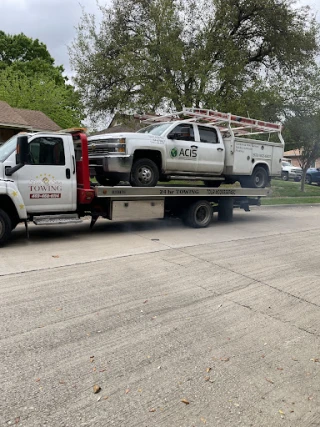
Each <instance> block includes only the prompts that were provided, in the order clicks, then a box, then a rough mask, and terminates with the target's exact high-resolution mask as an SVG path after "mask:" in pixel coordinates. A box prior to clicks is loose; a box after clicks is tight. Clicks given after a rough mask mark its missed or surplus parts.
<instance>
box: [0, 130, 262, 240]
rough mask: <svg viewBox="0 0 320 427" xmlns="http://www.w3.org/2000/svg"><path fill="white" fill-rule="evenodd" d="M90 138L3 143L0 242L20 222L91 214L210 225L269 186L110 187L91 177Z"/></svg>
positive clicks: (39, 136) (39, 137)
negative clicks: (172, 219)
mask: <svg viewBox="0 0 320 427" xmlns="http://www.w3.org/2000/svg"><path fill="white" fill-rule="evenodd" d="M89 170H90V169H89V157H88V141H87V136H86V134H85V133H84V132H82V131H81V130H78V129H75V130H71V131H61V132H54V133H24V134H19V135H17V136H15V137H13V138H11V139H10V140H9V141H7V142H6V143H5V144H4V145H2V146H1V147H0V246H3V245H4V244H5V243H6V242H7V241H8V239H9V238H10V235H11V232H12V230H13V229H14V228H15V227H16V225H17V224H18V223H19V222H23V223H24V224H25V226H26V231H27V235H28V223H29V222H30V221H33V222H34V224H36V225H51V224H67V223H74V222H81V219H80V218H82V217H84V216H91V224H90V227H92V226H93V225H94V223H95V222H96V221H97V219H98V218H99V217H103V218H106V219H110V220H112V219H113V220H126V219H127V220H139V221H141V220H145V219H154V218H163V217H165V216H174V217H178V218H181V219H182V220H183V221H184V222H185V223H186V224H187V225H189V226H191V227H197V228H199V227H206V226H208V225H209V224H210V222H211V220H212V215H213V212H214V211H217V212H218V217H219V219H220V220H223V221H229V220H231V219H232V215H233V208H234V207H239V208H242V209H244V210H246V211H248V210H249V206H250V205H259V204H260V198H261V197H264V196H266V195H267V194H268V190H266V189H254V188H251V189H244V188H242V189H240V188H223V189H214V188H206V187H205V186H199V187H178V186H175V187H171V186H163V187H160V186H157V187H155V188H133V187H126V186H118V187H110V186H109V187H108V186H99V185H97V184H93V183H92V182H91V180H90V173H89Z"/></svg>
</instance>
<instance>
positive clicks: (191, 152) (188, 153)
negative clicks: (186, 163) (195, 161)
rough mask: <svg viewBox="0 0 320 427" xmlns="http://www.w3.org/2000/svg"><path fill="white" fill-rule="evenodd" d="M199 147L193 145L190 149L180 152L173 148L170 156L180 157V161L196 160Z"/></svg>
mask: <svg viewBox="0 0 320 427" xmlns="http://www.w3.org/2000/svg"><path fill="white" fill-rule="evenodd" d="M197 150H198V147H197V146H196V145H191V147H190V148H179V151H178V149H177V148H176V147H174V148H172V150H171V151H170V156H171V157H172V158H175V157H178V158H179V159H180V158H181V159H190V158H196V157H197V155H198V151H197Z"/></svg>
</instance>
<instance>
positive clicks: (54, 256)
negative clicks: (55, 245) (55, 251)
mask: <svg viewBox="0 0 320 427" xmlns="http://www.w3.org/2000/svg"><path fill="white" fill-rule="evenodd" d="M52 258H60V255H52Z"/></svg>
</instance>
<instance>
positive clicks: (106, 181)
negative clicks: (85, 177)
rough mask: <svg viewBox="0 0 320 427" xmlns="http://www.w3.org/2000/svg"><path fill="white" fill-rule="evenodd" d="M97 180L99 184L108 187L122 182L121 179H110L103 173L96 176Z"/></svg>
mask: <svg viewBox="0 0 320 427" xmlns="http://www.w3.org/2000/svg"><path fill="white" fill-rule="evenodd" d="M96 180H97V182H98V184H100V185H103V186H106V187H114V186H115V185H118V184H119V182H120V179H112V178H111V179H109V178H106V177H104V176H101V175H97V176H96Z"/></svg>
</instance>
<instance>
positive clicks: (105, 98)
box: [69, 0, 319, 120]
mask: <svg viewBox="0 0 320 427" xmlns="http://www.w3.org/2000/svg"><path fill="white" fill-rule="evenodd" d="M294 3H295V2H294V1H292V0H264V1H263V2H262V1H261V0H245V1H244V0H211V1H210V0H209V2H208V1H207V0H206V1H205V0H198V1H196V0H113V4H112V6H111V7H110V8H108V7H105V6H100V9H101V12H102V16H103V20H102V23H101V24H100V26H98V25H97V24H96V21H95V18H94V16H92V15H88V14H86V13H84V16H83V19H82V20H81V24H80V25H79V26H78V31H77V37H76V39H75V41H74V43H73V44H72V46H71V47H70V50H69V53H70V58H71V62H72V65H73V67H74V70H75V71H76V77H75V81H76V84H77V86H78V88H79V90H80V93H81V95H82V97H83V98H85V99H86V102H87V105H88V107H89V109H90V112H91V114H99V113H103V114H105V112H113V111H115V110H125V111H130V110H135V111H137V110H147V111H155V110H158V111H159V110H160V111H161V110H165V111H168V110H170V109H176V110H181V109H182V107H183V106H202V107H208V108H216V109H222V110H227V111H232V112H234V113H237V114H245V115H247V114H249V115H251V116H255V115H257V114H258V115H259V116H260V117H261V118H265V119H269V120H270V119H272V120H274V119H275V118H276V117H279V110H280V109H281V102H282V96H281V92H279V90H277V86H276V83H275V81H276V80H277V79H278V78H279V77H280V76H286V78H287V80H290V78H291V76H294V75H295V74H296V71H297V70H298V69H300V68H301V67H302V66H309V65H310V66H311V65H312V64H313V63H314V59H315V55H316V54H317V52H318V43H317V35H318V32H319V27H318V25H317V23H316V21H315V19H314V17H313V16H312V15H311V14H310V10H309V9H308V8H301V7H300V8H299V7H294ZM270 105H272V107H271V108H270Z"/></svg>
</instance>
